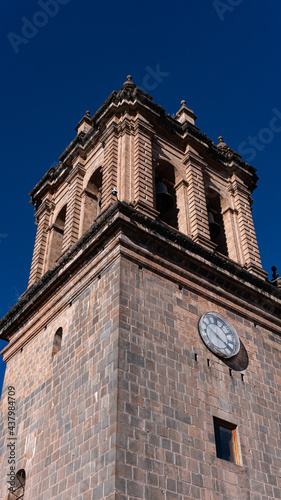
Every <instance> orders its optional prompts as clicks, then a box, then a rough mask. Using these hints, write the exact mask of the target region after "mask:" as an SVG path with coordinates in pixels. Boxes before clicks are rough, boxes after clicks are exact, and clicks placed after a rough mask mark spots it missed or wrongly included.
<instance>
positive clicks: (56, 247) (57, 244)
mask: <svg viewBox="0 0 281 500" xmlns="http://www.w3.org/2000/svg"><path fill="white" fill-rule="evenodd" d="M66 208H67V205H64V206H63V207H62V209H61V210H60V212H59V214H58V215H57V217H56V220H55V222H54V224H53V226H52V242H51V253H50V267H53V266H54V265H55V262H56V260H57V259H58V258H59V257H60V256H61V254H62V244H63V235H64V230H65V219H66Z"/></svg>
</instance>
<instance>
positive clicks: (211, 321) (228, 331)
mask: <svg viewBox="0 0 281 500" xmlns="http://www.w3.org/2000/svg"><path fill="white" fill-rule="evenodd" d="M198 329H199V333H200V336H201V338H202V340H203V342H204V343H205V344H206V346H207V347H208V348H209V349H210V350H211V351H212V352H213V353H215V354H217V355H219V356H221V357H224V358H231V357H232V356H235V354H237V353H238V352H239V349H240V341H239V337H238V335H237V333H236V331H235V329H234V328H233V326H232V324H231V323H230V322H229V321H228V320H227V319H226V318H224V317H223V316H222V315H221V314H219V313H216V312H212V311H210V312H207V313H206V314H204V315H203V316H201V318H200V320H199V324H198Z"/></svg>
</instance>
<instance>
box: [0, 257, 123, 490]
mask: <svg viewBox="0 0 281 500" xmlns="http://www.w3.org/2000/svg"><path fill="white" fill-rule="evenodd" d="M118 309H119V266H118V263H116V264H115V265H113V266H112V267H111V268H109V269H108V270H107V271H106V272H105V273H104V274H103V275H101V277H100V279H97V280H95V282H93V283H92V285H91V286H89V287H88V288H87V289H86V290H85V291H84V292H83V293H82V294H81V295H80V296H78V297H77V299H76V300H75V301H74V302H73V303H72V304H67V305H66V307H65V309H64V310H63V311H62V312H61V313H60V314H59V315H58V316H57V317H56V318H55V319H54V321H53V322H52V323H50V324H48V325H46V329H45V328H44V329H42V331H41V332H40V333H39V334H38V335H37V336H36V337H34V338H33V340H32V341H31V342H29V343H28V344H26V346H25V347H24V348H23V350H22V352H18V353H17V354H16V355H15V356H14V357H13V358H11V359H10V360H9V361H8V363H7V370H6V375H5V381H4V388H3V393H2V402H1V406H2V411H1V442H0V443H1V460H0V461H1V467H0V476H1V478H0V484H1V486H0V498H3V499H4V498H5V500H6V498H7V497H6V495H7V493H8V491H7V485H6V480H7V473H8V468H9V466H8V449H7V425H8V423H7V387H8V386H9V385H13V386H14V387H15V391H16V396H15V398H16V433H17V441H16V463H17V465H16V470H19V469H22V468H23V469H25V471H26V492H25V496H24V500H48V499H49V500H66V499H68V500H69V499H70V498H71V499H75V498H77V499H78V498H79V499H81V500H92V498H106V499H108V500H109V499H111V498H112V497H111V493H112V492H113V491H114V486H115V456H116V450H115V436H116V412H117V367H118V349H117V347H118ZM59 327H62V328H63V337H62V346H61V350H60V351H59V352H58V353H57V354H55V355H54V356H52V349H53V338H54V334H55V332H56V330H57V329H58V328H59Z"/></svg>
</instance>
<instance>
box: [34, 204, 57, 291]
mask: <svg viewBox="0 0 281 500" xmlns="http://www.w3.org/2000/svg"><path fill="white" fill-rule="evenodd" d="M52 206H53V204H52V202H50V201H49V200H46V201H44V202H43V203H42V205H41V206H40V207H39V209H38V210H37V212H36V214H35V217H36V225H37V233H36V239H35V245H34V252H33V257H32V263H31V270H30V276H29V282H28V287H30V286H31V285H33V284H34V283H35V282H36V281H37V280H39V279H40V278H41V276H42V275H43V272H44V265H45V259H46V247H47V233H48V228H49V223H50V215H51V211H52Z"/></svg>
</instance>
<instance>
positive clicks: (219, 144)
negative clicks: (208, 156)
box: [217, 135, 228, 148]
mask: <svg viewBox="0 0 281 500" xmlns="http://www.w3.org/2000/svg"><path fill="white" fill-rule="evenodd" d="M218 141H219V142H218V144H217V148H228V145H227V144H226V142H224V140H223V137H222V136H221V135H220V136H219V137H218Z"/></svg>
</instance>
